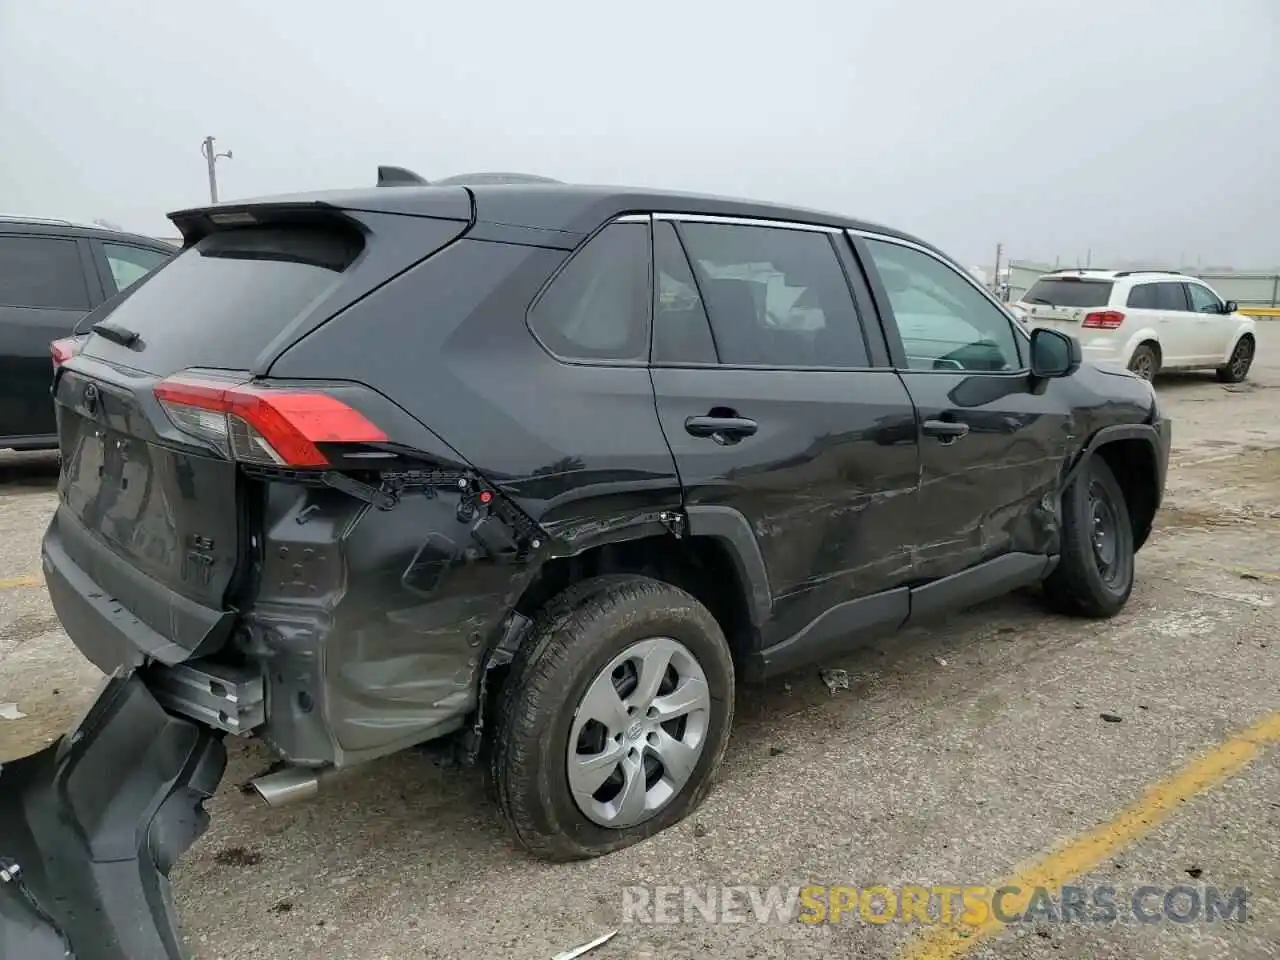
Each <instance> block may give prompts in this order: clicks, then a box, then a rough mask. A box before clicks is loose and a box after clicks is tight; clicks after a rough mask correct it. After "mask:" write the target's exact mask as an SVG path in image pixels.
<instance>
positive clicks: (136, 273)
mask: <svg viewBox="0 0 1280 960" xmlns="http://www.w3.org/2000/svg"><path fill="white" fill-rule="evenodd" d="M102 254H103V256H105V257H106V258H107V266H109V267H110V268H111V279H112V280H113V281H114V282H115V285H116V292H117V293H119V292H120V291H121V290H124V289H125V288H127V287H130V286H132V285H133V284H135V283H137V282H138V281H139V280H141V279H142V278H143V277H145V276H146V275H147V274H148V273H150V272H151V271H152V270H154V269H155V268H156V267H158V266H160V265H161V264H162V263H165V262H167V261H168V260H169V257H167V256H166V255H165V254H163V253H160V252H159V251H158V250H148V249H146V248H145V247H135V246H131V245H129V244H125V243H103V245H102Z"/></svg>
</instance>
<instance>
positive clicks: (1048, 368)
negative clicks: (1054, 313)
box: [1031, 327, 1084, 380]
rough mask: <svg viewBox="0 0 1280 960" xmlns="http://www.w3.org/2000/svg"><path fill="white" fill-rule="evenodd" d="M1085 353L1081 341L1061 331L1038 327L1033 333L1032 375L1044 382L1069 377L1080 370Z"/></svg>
mask: <svg viewBox="0 0 1280 960" xmlns="http://www.w3.org/2000/svg"><path fill="white" fill-rule="evenodd" d="M1083 361H1084V352H1083V351H1082V350H1081V349H1080V341H1079V340H1077V339H1076V338H1075V337H1072V336H1068V335H1067V334H1065V333H1063V332H1062V331H1061V330H1052V329H1049V328H1048V327H1037V328H1036V329H1035V330H1032V331H1031V375H1032V376H1033V377H1037V378H1039V379H1042V380H1049V379H1052V378H1054V377H1069V376H1071V374H1073V373H1075V372H1076V371H1077V370H1079V369H1080V364H1081V363H1082V362H1083Z"/></svg>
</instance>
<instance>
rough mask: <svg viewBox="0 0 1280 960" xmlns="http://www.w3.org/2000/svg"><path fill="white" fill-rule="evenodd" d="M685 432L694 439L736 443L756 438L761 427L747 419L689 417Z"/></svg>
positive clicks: (685, 423)
mask: <svg viewBox="0 0 1280 960" xmlns="http://www.w3.org/2000/svg"><path fill="white" fill-rule="evenodd" d="M684 429H685V432H686V433H688V434H689V435H690V436H693V437H711V438H712V439H713V440H715V441H716V442H717V443H734V442H736V441H738V440H741V439H742V438H743V437H750V436H754V435H755V432H756V431H757V430H758V429H760V425H759V424H758V423H756V422H755V421H754V420H748V419H747V418H746V417H689V419H687V420H685V422H684Z"/></svg>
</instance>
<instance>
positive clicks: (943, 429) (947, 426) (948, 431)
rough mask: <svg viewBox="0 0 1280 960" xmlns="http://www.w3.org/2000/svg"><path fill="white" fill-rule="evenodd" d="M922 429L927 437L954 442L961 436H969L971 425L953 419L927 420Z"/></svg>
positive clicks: (944, 441)
mask: <svg viewBox="0 0 1280 960" xmlns="http://www.w3.org/2000/svg"><path fill="white" fill-rule="evenodd" d="M921 430H923V431H924V435H925V436H926V437H937V438H938V439H939V440H940V441H942V442H943V443H954V442H955V441H956V440H959V439H960V438H961V437H964V436H968V434H969V425H968V424H967V423H956V422H954V421H952V420H926V421H925V422H924V425H923V426H922V427H921Z"/></svg>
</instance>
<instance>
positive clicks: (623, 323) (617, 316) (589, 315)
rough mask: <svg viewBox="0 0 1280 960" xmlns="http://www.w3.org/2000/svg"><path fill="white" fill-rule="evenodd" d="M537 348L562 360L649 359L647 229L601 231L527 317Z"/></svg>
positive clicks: (643, 225)
mask: <svg viewBox="0 0 1280 960" xmlns="http://www.w3.org/2000/svg"><path fill="white" fill-rule="evenodd" d="M529 327H530V329H531V330H532V331H533V333H534V336H536V337H537V338H538V339H539V340H540V341H542V344H543V346H545V347H546V348H547V349H548V350H550V351H551V352H552V353H553V354H555V355H556V356H557V357H560V358H562V359H565V360H647V359H648V357H649V225H648V224H647V223H614V224H610V225H609V226H607V227H605V228H604V229H603V230H601V231H600V232H599V233H598V234H596V236H595V237H593V238H592V239H591V240H589V241H587V245H586V246H585V247H583V248H582V249H580V250H579V251H578V252H577V253H576V254H574V256H573V259H571V260H570V261H569V263H568V264H567V265H566V266H565V267H564V269H563V270H561V271H560V273H559V274H557V275H556V278H555V279H554V280H552V281H551V285H550V286H549V287H547V289H546V290H545V291H544V292H543V294H542V296H541V297H540V298H539V299H538V300H537V301H536V302H535V303H534V305H533V309H532V310H531V311H530V312H529Z"/></svg>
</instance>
